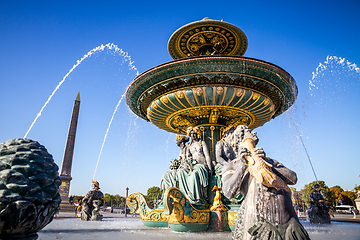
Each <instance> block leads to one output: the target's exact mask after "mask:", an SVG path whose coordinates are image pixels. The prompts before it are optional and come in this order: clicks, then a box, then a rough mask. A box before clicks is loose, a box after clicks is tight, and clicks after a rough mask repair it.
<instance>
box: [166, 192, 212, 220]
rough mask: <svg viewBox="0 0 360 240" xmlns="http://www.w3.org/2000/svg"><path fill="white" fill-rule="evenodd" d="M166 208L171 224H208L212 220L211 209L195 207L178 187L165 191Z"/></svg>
mask: <svg viewBox="0 0 360 240" xmlns="http://www.w3.org/2000/svg"><path fill="white" fill-rule="evenodd" d="M185 207H186V209H185ZM164 208H165V214H167V215H168V223H171V224H208V223H209V220H210V211H209V210H197V209H196V208H194V207H193V206H192V204H191V203H190V202H189V200H188V199H186V197H185V196H184V194H183V193H182V192H181V191H180V190H179V189H178V188H173V187H170V188H168V189H167V190H166V191H165V193H164Z"/></svg>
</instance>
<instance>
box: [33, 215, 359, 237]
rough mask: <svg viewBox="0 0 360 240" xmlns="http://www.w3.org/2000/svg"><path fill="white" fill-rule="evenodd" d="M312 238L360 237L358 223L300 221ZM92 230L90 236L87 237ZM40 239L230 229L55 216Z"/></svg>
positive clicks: (205, 234)
mask: <svg viewBox="0 0 360 240" xmlns="http://www.w3.org/2000/svg"><path fill="white" fill-rule="evenodd" d="M301 223H302V224H303V226H304V227H305V229H306V230H307V231H308V233H309V236H310V238H311V239H312V240H320V239H330V240H332V239H334V240H335V239H342V240H353V239H359V236H360V225H359V224H358V223H344V222H333V223H331V224H324V225H320V224H310V223H309V222H307V221H301ZM90 234H91V237H90ZM38 235H39V239H49V240H51V239H99V238H101V239H130V240H133V239H134V240H138V239H145V238H146V239H149V240H152V239H190V240H191V239H196V240H201V239H231V233H230V232H200V233H189V232H184V233H179V232H174V231H172V230H171V229H168V228H149V227H146V226H144V225H143V223H142V221H141V220H140V219H139V218H104V220H103V221H102V222H95V221H94V222H85V221H81V220H80V219H76V218H70V219H55V220H53V221H52V222H51V223H50V224H49V225H47V226H46V227H45V228H44V229H43V230H41V231H40V232H38Z"/></svg>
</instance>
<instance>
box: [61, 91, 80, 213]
mask: <svg viewBox="0 0 360 240" xmlns="http://www.w3.org/2000/svg"><path fill="white" fill-rule="evenodd" d="M79 109H80V92H79V93H78V95H77V97H76V99H75V103H74V107H73V111H72V114H71V120H70V126H69V132H68V136H67V140H66V145H65V151H64V157H63V161H62V165H61V172H60V179H61V186H60V196H61V205H63V206H61V207H60V208H61V209H64V207H65V206H66V205H67V206H68V205H69V203H68V198H69V190H70V181H71V179H72V177H71V166H72V160H73V154H74V146H75V136H76V128H77V122H78V117H79ZM65 204H66V205H65Z"/></svg>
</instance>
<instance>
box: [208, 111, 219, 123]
mask: <svg viewBox="0 0 360 240" xmlns="http://www.w3.org/2000/svg"><path fill="white" fill-rule="evenodd" d="M219 115H220V111H219V109H217V108H214V109H213V110H212V111H211V113H210V117H209V123H212V124H213V123H217V121H218V118H219Z"/></svg>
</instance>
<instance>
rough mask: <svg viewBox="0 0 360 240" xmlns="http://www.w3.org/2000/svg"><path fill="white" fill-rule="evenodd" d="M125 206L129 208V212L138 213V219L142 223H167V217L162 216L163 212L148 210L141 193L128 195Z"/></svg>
mask: <svg viewBox="0 0 360 240" xmlns="http://www.w3.org/2000/svg"><path fill="white" fill-rule="evenodd" d="M126 205H127V206H128V207H129V209H130V212H132V213H133V212H135V211H137V212H139V213H140V219H141V220H143V221H151V222H167V216H166V215H165V214H164V210H155V209H152V208H150V207H149V203H148V202H147V200H146V198H145V196H144V195H143V194H141V193H132V194H130V195H129V197H128V198H127V199H126Z"/></svg>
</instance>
